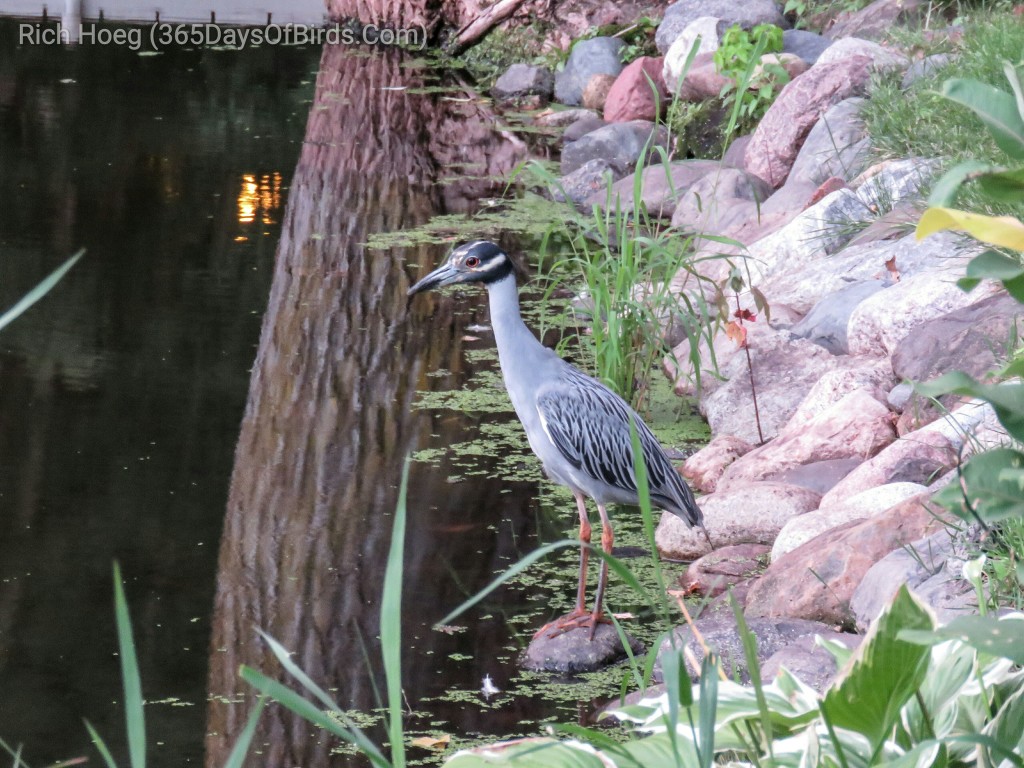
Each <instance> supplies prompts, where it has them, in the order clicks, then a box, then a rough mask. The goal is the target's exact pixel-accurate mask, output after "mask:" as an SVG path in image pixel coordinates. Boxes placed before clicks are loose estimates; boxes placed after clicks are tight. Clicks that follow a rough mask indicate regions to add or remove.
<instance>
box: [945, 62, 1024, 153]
mask: <svg viewBox="0 0 1024 768" xmlns="http://www.w3.org/2000/svg"><path fill="white" fill-rule="evenodd" d="M942 95H943V96H945V97H946V98H947V99H949V100H950V101H955V102H956V103H957V104H962V105H963V106H965V107H967V108H968V109H970V110H971V111H972V112H974V113H975V114H976V115H977V116H978V117H980V118H981V120H982V122H983V123H985V126H986V127H987V128H988V130H989V133H991V134H992V138H993V139H995V142H996V145H997V146H998V147H999V148H1000V149H1001V150H1003V152H1005V153H1006V154H1007V155H1009V156H1010V157H1012V158H1014V159H1015V160H1021V159H1024V118H1022V117H1021V114H1020V112H1018V110H1017V102H1016V100H1015V99H1014V97H1013V96H1011V95H1010V94H1008V93H1006V91H1001V90H999V89H998V88H993V87H992V86H991V85H988V84H986V83H981V82H978V81H977V80H963V79H960V78H956V79H953V80H947V81H946V82H945V83H943V84H942Z"/></svg>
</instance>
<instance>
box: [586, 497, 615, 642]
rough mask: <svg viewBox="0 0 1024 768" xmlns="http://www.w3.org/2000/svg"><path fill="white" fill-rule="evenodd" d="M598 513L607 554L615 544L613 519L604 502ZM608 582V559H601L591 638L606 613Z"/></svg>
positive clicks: (603, 545)
mask: <svg viewBox="0 0 1024 768" xmlns="http://www.w3.org/2000/svg"><path fill="white" fill-rule="evenodd" d="M597 511H598V514H600V515H601V549H603V550H604V552H605V554H606V555H610V554H611V553H612V547H613V546H614V544H615V532H614V531H613V530H612V521H611V520H610V519H609V518H608V510H606V509H605V508H604V504H598V505H597ZM607 583H608V561H607V560H603V559H602V560H601V575H600V576H598V579H597V592H596V593H595V595H594V612H593V613H592V614H590V616H591V624H590V639H591V640H593V639H594V632H596V631H597V625H598V622H600V621H601V618H602V617H603V615H604V605H603V603H604V588H605V586H606V584H607Z"/></svg>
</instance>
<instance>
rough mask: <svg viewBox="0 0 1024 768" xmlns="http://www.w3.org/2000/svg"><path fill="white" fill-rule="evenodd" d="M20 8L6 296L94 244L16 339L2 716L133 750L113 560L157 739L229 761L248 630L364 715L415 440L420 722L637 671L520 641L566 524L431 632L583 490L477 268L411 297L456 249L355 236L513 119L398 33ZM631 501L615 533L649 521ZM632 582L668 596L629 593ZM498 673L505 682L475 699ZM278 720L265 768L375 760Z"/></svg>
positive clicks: (6, 71)
mask: <svg viewBox="0 0 1024 768" xmlns="http://www.w3.org/2000/svg"><path fill="white" fill-rule="evenodd" d="M14 37H15V36H14V35H12V34H11V29H10V26H9V24H7V23H2V24H0V189H3V190H4V191H5V193H6V194H5V204H4V205H3V206H0V307H7V306H9V305H10V304H12V303H13V302H14V301H15V300H16V299H17V298H18V297H19V296H21V295H22V294H23V293H24V292H26V291H27V290H29V289H30V288H31V287H32V286H33V285H34V284H35V283H36V282H38V281H39V280H40V279H41V278H42V277H43V276H45V275H46V274H47V273H48V272H49V271H50V270H52V269H53V268H54V267H55V266H56V265H58V264H59V263H60V262H61V261H62V260H63V259H64V258H66V256H67V255H68V254H70V253H71V252H73V251H75V250H76V249H77V248H79V247H82V246H84V247H86V248H87V249H88V253H87V256H86V258H85V259H84V260H83V261H82V262H80V264H79V265H78V266H76V267H75V269H74V270H73V271H72V272H71V273H70V274H69V275H68V277H67V278H66V279H65V280H64V281H63V283H62V284H61V285H59V286H58V287H57V289H56V290H55V291H54V292H53V293H52V294H51V295H50V296H48V297H47V298H46V299H45V300H44V301H43V302H41V303H40V304H38V305H37V306H36V307H34V308H33V309H32V310H31V311H30V312H29V313H28V314H26V315H25V316H24V317H23V318H21V319H20V320H19V321H18V322H17V323H15V324H14V325H12V326H10V327H9V328H8V329H6V330H5V331H4V332H3V333H2V335H0V377H2V379H0V381H2V384H0V738H3V739H4V740H6V741H7V742H9V743H15V744H17V743H22V744H24V748H25V751H24V755H25V757H26V759H27V760H28V762H29V763H30V764H32V765H42V764H45V763H47V762H48V761H54V760H58V759H68V758H74V757H79V756H84V755H88V756H90V758H91V759H96V756H95V753H94V751H93V750H92V747H91V746H90V744H89V742H88V739H87V737H86V734H85V729H84V727H83V726H82V718H83V717H86V718H88V719H89V721H90V722H91V723H92V724H93V725H95V726H96V728H97V729H98V730H99V731H100V733H101V734H104V735H105V736H106V737H107V739H108V740H109V742H110V743H111V745H112V747H113V748H114V754H115V756H117V757H118V758H119V762H122V763H125V762H126V760H124V759H123V758H124V756H125V748H124V742H123V738H122V734H123V727H124V726H123V710H122V709H121V703H120V699H121V688H120V673H119V666H118V664H119V662H118V658H117V656H116V649H117V643H116V636H115V631H114V621H113V611H112V589H111V564H112V562H113V561H114V560H117V561H119V562H120V564H121V567H122V570H123V572H124V575H125V579H126V586H127V594H128V599H129V603H130V606H131V612H132V617H133V621H134V627H135V638H136V644H137V650H138V654H139V660H140V665H141V672H142V680H143V691H144V695H145V697H146V699H147V702H148V704H147V708H146V714H147V726H148V730H149V744H150V758H151V764H152V765H156V766H163V765H167V766H170V765H182V764H192V765H199V764H204V765H208V766H210V767H211V768H213V767H214V766H220V765H221V764H223V762H224V760H225V759H226V756H227V753H228V751H229V750H230V747H231V745H232V744H233V743H234V740H235V738H236V737H237V735H238V732H239V730H240V728H241V727H242V724H243V723H244V720H245V717H246V714H247V712H248V708H249V707H250V706H251V704H252V701H253V697H252V694H251V691H249V690H247V687H246V685H245V684H244V683H243V682H241V681H240V680H239V679H238V676H237V672H238V668H239V665H240V664H248V665H250V666H254V667H256V668H259V669H262V670H264V671H266V672H267V673H268V674H271V675H275V676H281V673H280V669H279V667H278V666H277V665H276V663H275V662H274V661H273V659H272V657H271V656H270V655H269V653H268V651H267V649H266V646H265V644H264V643H263V642H262V641H261V640H260V638H259V636H258V634H257V630H258V629H262V630H264V631H266V632H268V633H269V634H271V635H273V636H274V637H276V638H277V639H278V640H280V641H281V642H282V643H283V644H284V645H285V647H287V648H289V649H290V650H294V651H295V656H294V658H295V660H296V661H297V663H298V664H299V665H300V666H302V667H303V668H304V669H306V670H307V672H309V673H310V675H311V676H312V677H313V678H314V679H316V680H317V681H319V682H320V683H321V684H322V685H324V686H325V687H327V688H329V689H330V690H331V691H332V694H333V695H334V696H335V697H336V698H337V700H338V701H339V702H340V704H341V706H342V707H344V708H347V709H349V710H351V711H353V712H360V713H371V712H373V710H375V709H376V708H378V707H379V704H380V700H379V694H378V691H380V690H383V684H382V683H383V678H382V675H381V673H380V663H379V659H380V649H379V642H378V637H377V636H378V626H379V605H380V590H381V585H382V582H383V574H384V566H385V562H386V558H387V553H388V549H389V546H390V541H391V525H392V521H393V517H392V515H393V510H394V508H395V503H396V501H397V490H398V484H399V479H400V477H401V472H402V468H403V464H404V462H405V457H406V456H409V455H412V454H416V456H417V457H418V459H419V460H416V461H413V462H412V464H411V465H410V472H409V505H408V508H409V530H408V533H407V540H406V568H405V591H404V596H403V605H404V621H403V632H404V637H405V639H406V643H405V648H404V649H403V670H404V674H403V683H404V688H405V694H406V697H407V700H408V706H409V708H410V710H411V711H412V714H410V716H409V721H408V727H409V730H410V732H415V733H421V732H422V733H434V734H442V733H449V734H452V735H454V736H459V735H468V736H473V735H475V734H484V735H507V734H520V733H534V732H536V729H537V723H538V722H539V721H541V720H546V719H556V720H561V721H573V720H576V719H578V718H585V717H587V716H588V715H589V713H590V712H591V711H592V705H593V700H594V699H595V698H596V697H598V696H599V695H606V694H608V693H611V692H613V691H614V690H615V689H617V687H618V681H619V680H620V679H621V675H622V671H621V670H616V671H613V672H611V673H606V674H605V675H604V676H598V677H597V678H595V679H593V680H591V681H589V683H585V684H582V685H580V684H577V685H568V684H566V683H565V682H564V681H555V682H552V681H550V680H548V679H546V678H542V677H538V676H529V675H523V674H520V673H518V671H517V668H516V664H515V656H516V654H517V652H518V650H519V649H520V648H522V647H524V646H525V644H526V643H527V642H528V641H529V637H530V634H531V632H532V631H533V630H534V629H535V628H536V627H538V626H539V625H540V624H541V623H543V622H544V621H546V620H547V619H549V618H551V617H552V616H554V615H556V614H557V613H559V612H561V611H563V610H564V609H566V608H568V607H570V603H571V601H572V598H573V595H574V593H573V590H572V582H573V581H574V579H575V573H574V562H575V555H574V554H573V553H572V552H566V554H565V555H564V556H563V557H561V558H556V564H555V565H553V566H552V567H549V568H547V569H539V568H534V569H533V570H532V571H531V572H530V573H529V574H528V575H527V576H526V577H524V578H521V579H519V580H518V581H517V583H515V584H513V585H511V586H509V587H508V588H503V589H500V590H498V591H496V592H495V593H493V594H492V595H491V596H489V597H488V598H487V600H485V601H484V602H483V603H482V604H481V605H479V606H478V607H477V608H476V609H474V610H473V611H471V612H469V613H467V614H466V615H465V616H464V617H461V618H460V619H459V624H460V625H463V626H464V627H465V629H464V630H462V631H457V632H455V633H453V634H449V633H445V632H441V631H438V630H435V629H434V628H433V625H434V624H435V623H436V622H437V621H438V620H439V619H440V618H442V617H443V616H444V615H445V614H446V613H447V612H448V611H449V610H451V609H452V608H453V607H454V606H456V605H458V604H459V603H460V602H461V601H462V600H463V599H465V597H467V596H468V595H470V594H472V593H474V592H475V591H476V590H478V589H479V588H481V587H482V586H484V585H485V584H486V583H488V582H489V581H490V580H491V579H492V578H493V576H494V574H495V573H496V572H499V571H501V570H503V569H505V568H506V567H508V566H509V565H510V564H512V563H513V562H515V561H516V560H517V559H519V558H520V557H521V556H523V555H524V554H526V553H527V552H529V551H530V550H532V549H534V548H535V547H536V546H537V545H538V543H542V542H545V541H551V540H556V539H559V538H562V537H563V536H565V535H566V534H569V535H572V533H573V528H574V511H573V506H572V503H571V498H570V497H568V496H567V495H565V494H563V493H561V492H560V491H557V490H555V489H553V488H552V486H550V485H549V484H547V483H542V482H540V481H539V480H538V472H537V466H536V462H535V461H534V460H533V458H532V457H531V456H529V454H528V452H526V451H525V450H524V445H523V441H522V439H521V437H520V435H519V432H518V425H517V424H516V423H515V422H514V421H512V418H511V414H510V413H509V410H508V404H507V400H506V397H505V394H504V392H503V390H502V389H501V387H500V383H499V379H498V377H497V374H496V371H495V363H494V358H493V354H492V353H491V352H490V350H491V348H492V345H493V339H492V337H491V336H490V334H489V332H488V331H487V329H486V323H487V316H486V306H485V301H484V299H483V296H482V294H480V293H470V292H466V293H460V294H458V295H454V296H451V295H448V296H439V295H436V294H434V295H429V296H426V297H418V298H417V299H416V301H415V302H412V303H410V302H407V301H406V298H405V292H406V290H407V288H408V286H409V285H410V284H411V281H413V280H415V279H416V277H417V276H418V275H421V274H423V270H425V269H429V268H431V267H432V266H433V265H434V264H436V263H437V262H438V261H439V260H440V259H441V258H442V257H443V254H444V252H445V250H446V249H445V248H444V247H443V246H436V245H424V246H411V247H407V248H393V249H369V248H368V247H366V245H365V243H366V241H367V239H368V238H369V237H370V236H371V235H374V234H379V233H385V232H390V231H395V230H399V229H405V228H409V227H414V226H416V225H419V224H423V223H424V222H426V221H427V220H429V219H430V218H431V217H434V216H437V215H442V214H462V213H472V212H474V211H476V210H477V209H478V208H479V205H480V201H481V200H482V199H484V198H486V197H488V196H490V195H493V194H494V193H495V192H496V191H497V190H500V187H496V185H495V184H494V182H493V178H494V177H499V176H501V175H503V174H505V173H507V172H508V171H509V170H510V169H511V168H512V167H514V165H515V164H516V163H517V162H519V161H520V160H521V159H522V158H523V156H524V152H525V146H524V145H523V143H522V141H520V140H519V139H517V138H515V137H514V136H512V135H511V134H509V133H507V132H495V131H494V130H493V129H492V127H491V126H493V124H494V121H493V119H492V116H491V115H490V114H489V113H488V107H487V105H486V103H485V102H483V101H481V100H479V99H476V98H474V97H473V94H472V93H471V92H470V91H468V90H467V89H466V88H465V87H464V86H462V85H460V83H459V81H458V80H457V79H452V78H447V79H445V80H444V81H443V83H444V85H445V86H446V87H444V88H438V87H437V86H438V84H439V83H441V82H442V81H440V80H439V79H438V78H437V76H436V75H434V74H432V73H431V72H430V71H428V70H424V69H422V68H421V67H422V64H420V63H418V62H415V61H412V60H410V59H404V58H403V57H402V56H401V55H400V54H399V53H397V52H395V51H366V50H355V49H343V48H332V49H327V50H324V51H321V50H320V49H313V48H302V47H291V48H283V47H282V48H269V47H264V48H259V49H249V50H246V51H242V52H229V51H211V50H205V51H204V50H187V49H179V50H171V51H168V52H165V53H164V54H163V55H159V56H139V55H137V54H135V53H134V52H131V51H128V50H124V49H117V48H80V49H58V48H49V47H48V48H46V49H32V48H18V47H16V46H15V45H14ZM453 88H454V90H453ZM478 326H479V327H478ZM466 391H469V392H471V393H472V396H471V397H470V398H469V399H466V398H465V397H464V396H461V395H454V396H453V395H446V394H444V393H446V392H456V393H458V392H466ZM481 434H482V435H483V436H484V438H485V440H486V442H484V443H481V442H474V440H475V439H476V438H477V437H479V436H480V435H481ZM453 446H454V447H453ZM622 517H623V525H622V527H621V529H620V530H622V531H623V533H622V535H620V536H619V540H620V541H622V542H625V543H628V542H629V541H630V540H631V539H630V537H631V536H632V537H633V540H635V541H639V535H638V534H637V524H636V522H635V519H634V521H633V522H632V523H629V522H628V520H627V519H626V516H622ZM631 527H632V533H630V528H631ZM640 561H643V558H640ZM641 567H643V566H641ZM631 600H632V602H631ZM609 601H610V603H611V604H612V605H614V607H615V609H616V610H633V611H634V612H637V613H642V612H643V610H644V606H639V605H635V602H636V599H635V598H630V597H628V596H627V595H625V593H624V592H622V591H621V590H619V591H614V590H613V591H612V592H611V593H610V594H609ZM638 631H642V630H638ZM653 631H654V630H653V629H652V630H647V633H648V635H650V634H651V633H652V632H653ZM485 675H488V676H490V677H491V678H492V679H493V681H494V682H495V684H496V685H497V686H498V688H500V689H501V690H502V692H503V693H502V694H500V695H498V696H495V697H492V698H490V699H485V698H484V697H483V696H482V695H480V692H479V689H480V686H481V682H482V679H483V677H484V676H485ZM373 722H374V721H373V719H372V718H370V719H369V724H370V726H371V728H373V727H374V726H373ZM372 733H373V734H374V735H375V736H376V737H380V736H381V734H380V731H379V730H373V731H372ZM256 744H257V745H258V754H257V755H253V756H252V757H251V758H250V760H249V762H248V763H247V764H248V765H267V766H285V765H296V766H298V765H302V766H323V765H346V764H354V765H360V764H363V763H362V761H361V760H360V759H358V758H350V757H346V756H344V755H337V754H333V750H334V749H335V748H336V747H337V745H336V744H335V743H334V742H333V741H331V740H328V739H326V738H324V737H322V736H321V735H320V734H318V733H317V732H316V731H315V729H314V728H313V727H311V726H308V725H306V724H304V723H301V722H297V721H296V720H295V719H294V718H292V717H291V716H289V715H288V714H287V713H285V712H283V711H281V710H279V709H277V708H273V707H272V708H270V709H268V711H267V712H266V713H265V715H264V717H263V720H262V721H261V726H260V730H259V732H258V735H257V738H256ZM411 756H412V757H414V758H416V759H430V758H431V755H430V754H429V753H427V752H424V751H420V752H415V751H413V752H412V753H411ZM2 762H3V758H2V757H0V763H2Z"/></svg>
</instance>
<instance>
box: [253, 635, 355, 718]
mask: <svg viewBox="0 0 1024 768" xmlns="http://www.w3.org/2000/svg"><path fill="white" fill-rule="evenodd" d="M256 631H257V632H259V634H260V637H262V638H263V639H264V640H266V641H267V645H269V646H270V650H271V651H272V652H273V654H274V656H276V657H277V660H278V661H279V662H280V663H281V666H282V667H284V668H285V671H286V672H288V673H289V674H290V675H291V676H292V677H294V678H295V679H296V680H298V681H299V684H300V685H301V686H302V687H303V688H305V689H306V690H307V691H309V692H310V693H312V694H313V695H314V696H316V698H317V699H319V700H320V703H321V704H323V705H324V706H325V707H326V708H327V709H331V710H337V711H338V712H340V711H341V707H339V706H338V704H337V702H335V701H334V699H332V698H331V697H330V696H328V695H327V693H325V692H324V689H323V688H321V687H320V686H319V685H317V684H316V683H314V682H313V680H312V679H311V678H310V677H309V675H307V674H306V673H305V672H303V671H302V669H301V668H300V667H299V665H298V664H296V663H295V662H294V661H292V655H291V654H290V653H289V652H288V651H287V649H286V648H285V647H284V646H283V645H281V644H280V643H279V642H277V640H275V639H274V638H272V637H271V636H270V635H268V634H267V633H266V632H264V631H263V630H262V629H258V630H256Z"/></svg>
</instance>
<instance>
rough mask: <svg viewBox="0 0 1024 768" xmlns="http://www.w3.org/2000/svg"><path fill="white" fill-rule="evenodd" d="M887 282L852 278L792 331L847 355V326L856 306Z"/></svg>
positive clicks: (816, 305)
mask: <svg viewBox="0 0 1024 768" xmlns="http://www.w3.org/2000/svg"><path fill="white" fill-rule="evenodd" d="M888 285H889V283H887V282H886V281H884V280H860V281H857V282H852V283H850V284H849V285H846V286H844V287H842V288H840V289H839V290H838V291H833V292H832V293H830V294H828V295H827V296H825V297H824V298H822V300H821V301H819V302H818V303H817V304H815V305H814V307H813V308H812V309H811V311H810V312H808V313H807V314H806V315H805V316H804V318H803V320H801V321H800V322H799V323H797V324H796V325H794V326H793V327H792V328H791V329H790V331H791V332H792V333H793V335H794V336H799V337H800V338H802V339H807V340H808V341H813V342H814V343H815V344H817V345H819V346H821V347H824V348H825V349H827V350H828V351H829V352H831V353H832V354H833V355H845V354H847V353H849V351H850V346H849V344H848V343H847V340H846V327H847V325H848V323H849V322H850V315H851V314H853V310H854V309H855V308H856V307H857V305H859V304H860V303H861V302H862V301H864V299H866V298H867V297H868V296H872V295H874V294H875V293H877V292H878V291H880V290H882V289H883V288H885V287H887V286H888Z"/></svg>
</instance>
